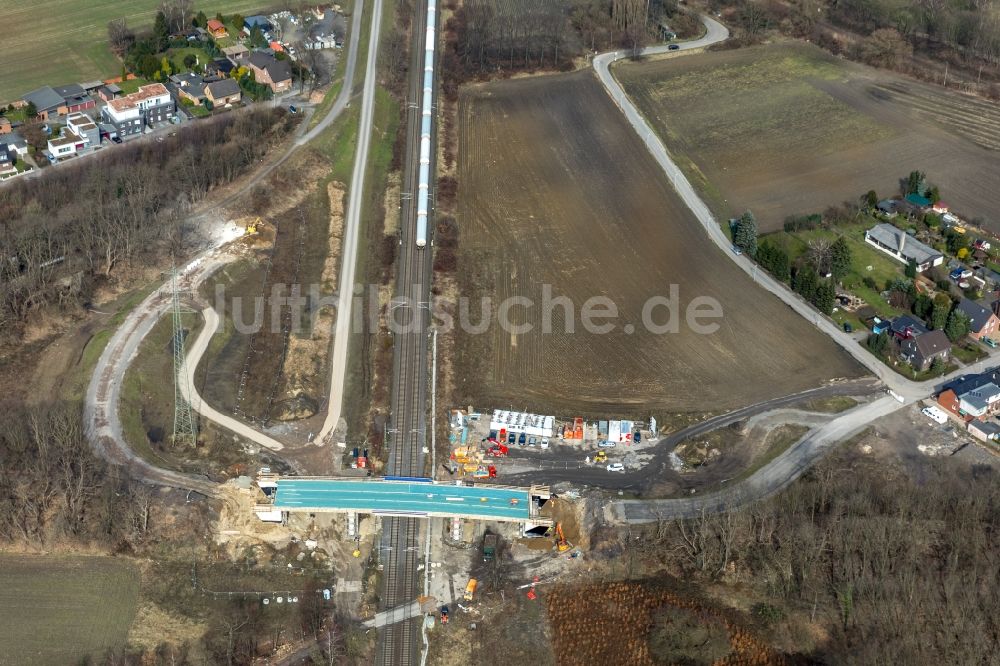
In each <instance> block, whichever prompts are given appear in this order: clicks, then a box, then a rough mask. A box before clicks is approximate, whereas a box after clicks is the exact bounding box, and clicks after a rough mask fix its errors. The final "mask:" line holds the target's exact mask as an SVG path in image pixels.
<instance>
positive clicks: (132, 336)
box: [83, 0, 381, 494]
mask: <svg viewBox="0 0 1000 666" xmlns="http://www.w3.org/2000/svg"><path fill="white" fill-rule="evenodd" d="M378 5H379V13H380V10H381V2H379V3H378ZM362 13H363V0H359V2H358V3H357V7H356V11H355V16H354V20H353V24H352V26H353V31H352V33H351V39H350V46H349V50H348V58H347V68H346V71H345V78H344V85H343V87H342V88H341V90H340V93H339V95H338V97H337V100H336V101H335V102H334V104H333V106H332V107H331V108H330V110H329V112H328V114H327V116H326V117H325V118H323V120H321V121H320V123H319V124H318V125H317V126H316V128H314V129H313V130H312V131H309V132H307V131H306V127H307V125H308V120H309V119H308V114H307V117H306V118H303V121H302V123H301V125H300V126H299V129H298V130H297V132H298V134H299V136H298V137H297V138H296V139H295V140H294V142H293V144H292V145H291V146H290V147H289V148H288V149H287V150H286V151H285V152H284V153H283V154H282V155H281V156H280V157H278V158H277V159H274V160H272V161H270V162H269V163H268V164H267V165H266V166H265V167H264V168H262V169H261V170H259V171H258V172H257V173H256V174H254V175H253V176H252V177H251V178H250V179H248V180H247V182H245V183H244V184H243V186H242V187H240V188H239V190H237V191H236V192H234V193H233V194H231V195H229V196H228V197H226V198H225V199H223V200H222V201H218V202H213V203H212V205H211V207H208V208H206V209H205V210H203V211H202V212H201V213H199V214H197V215H195V216H194V217H193V218H192V220H191V222H192V223H193V224H195V225H197V224H198V222H199V221H200V220H202V219H208V218H209V217H212V218H216V217H217V216H218V211H219V210H220V209H223V208H226V207H227V206H230V205H232V204H235V203H237V202H238V201H240V200H241V199H244V198H245V197H246V195H247V193H248V192H250V190H251V189H253V187H254V186H256V185H257V184H258V183H259V182H261V181H262V180H263V179H264V178H266V177H267V176H268V175H269V174H270V173H271V172H273V171H274V170H275V169H276V168H278V167H279V166H280V165H281V164H283V163H284V162H285V161H287V160H288V158H289V157H291V155H292V154H294V152H295V151H296V150H297V149H298V148H299V147H300V146H301V145H303V144H304V143H306V141H308V139H311V138H314V137H315V136H316V135H317V134H318V131H316V130H320V131H321V129H320V128H325V127H328V126H329V125H330V123H332V122H334V121H335V120H336V118H337V117H338V116H339V115H340V114H341V113H342V112H343V110H344V109H345V108H346V107H347V104H348V101H349V99H350V95H351V89H352V87H353V86H354V70H355V66H354V65H355V63H356V62H357V54H358V50H359V47H358V45H359V44H360V42H361V39H360V35H361V32H360V26H361V15H362ZM376 43H377V42H374V41H373V42H372V44H376ZM373 50H374V49H370V51H373ZM370 59H371V58H370ZM374 78H375V72H374V69H373V68H372V67H371V66H369V68H368V70H367V72H366V79H368V80H374ZM310 113H311V110H310ZM307 137H308V138H307ZM229 259H231V258H227V259H223V258H222V256H221V255H220V254H219V248H218V246H217V245H212V246H210V247H208V248H206V249H205V250H204V251H202V252H201V253H200V254H198V256H197V257H195V258H194V259H193V260H192V261H191V263H189V264H188V269H187V270H185V272H184V274H183V275H182V276H181V279H180V287H182V288H183V289H184V290H186V291H194V290H196V289H197V287H198V285H199V284H200V283H201V282H202V281H203V280H204V279H205V278H206V277H207V276H208V275H211V273H212V272H214V271H215V270H217V269H218V268H219V267H220V266H222V265H223V264H225V263H226V262H227V261H228V260H229ZM170 290H171V286H170V283H169V282H167V283H165V284H163V285H161V286H160V287H158V288H157V289H156V290H155V291H154V292H153V293H152V294H150V295H149V296H148V297H147V298H146V299H144V300H143V301H142V303H140V304H139V305H138V306H137V307H136V308H135V309H134V310H133V311H132V312H130V313H129V314H128V316H127V317H126V318H125V321H124V322H123V323H122V325H121V326H119V328H118V330H117V331H115V334H114V335H113V336H112V338H111V340H110V341H109V342H108V345H107V346H106V347H105V349H104V352H103V353H102V354H101V357H100V358H99V359H98V362H97V365H96V366H95V368H94V373H93V375H92V376H91V380H90V383H89V385H88V386H87V393H86V395H85V398H84V406H83V419H84V427H85V429H86V431H87V433H88V437H89V439H90V441H91V444H92V445H93V446H94V447H95V449H96V450H97V452H98V453H99V454H100V455H102V456H103V457H104V458H106V459H107V460H109V461H111V462H114V463H116V464H121V465H126V466H128V467H129V468H130V469H131V470H132V472H133V475H134V476H136V477H138V478H141V479H143V480H146V481H149V482H152V483H158V484H162V485H167V486H173V487H177V488H184V489H188V490H195V491H198V492H201V493H205V494H216V492H217V488H216V485H215V484H214V483H212V482H210V481H208V480H207V479H204V478H200V477H196V476H192V475H187V474H180V473H177V472H172V471H170V470H165V469H162V468H159V467H156V466H155V465H151V464H150V463H148V462H146V461H144V460H143V459H142V458H140V457H139V456H137V455H136V454H135V452H134V451H132V450H131V448H130V447H129V445H128V443H127V442H126V440H125V436H124V433H123V430H122V425H121V420H120V418H119V414H118V405H119V401H120V398H121V383H122V380H123V378H124V376H125V373H126V371H127V370H128V367H129V364H130V363H131V362H132V360H133V359H134V358H135V355H136V353H137V352H138V349H139V345H140V343H141V342H142V340H143V339H144V338H145V337H146V335H148V334H149V331H150V330H152V328H153V326H154V325H155V324H156V322H157V321H159V320H160V318H161V317H162V316H163V315H164V314H165V313H166V312H167V311H168V310H169V308H170V303H171V291H170ZM214 314H216V316H217V313H214ZM212 324H213V321H212V320H210V319H209V315H206V327H205V329H206V331H208V330H213V329H214V328H217V326H218V324H217V323H216V324H215V326H213V325H212ZM206 336H207V333H203V334H202V336H199V339H198V340H197V341H196V343H197V344H195V345H194V347H193V349H192V352H194V353H190V354H189V355H188V358H187V366H188V373H189V375H192V374H193V372H194V371H195V369H196V368H197V365H198V361H199V360H200V358H201V355H202V354H203V353H204V347H207V344H208V340H209V338H208V337H206ZM192 386H193V385H192ZM192 398H194V400H193V404H192V407H193V408H194V409H195V410H196V411H199V412H200V413H202V415H203V416H205V417H206V418H208V419H210V420H213V421H217V422H219V424H220V425H222V426H223V427H227V428H230V429H232V430H234V431H236V432H238V433H239V434H240V435H242V436H244V437H246V438H247V439H249V440H251V441H253V442H255V443H257V444H259V445H261V446H264V447H268V448H272V449H280V448H281V444H280V443H279V442H276V441H275V440H274V439H273V438H271V437H268V436H267V435H264V434H263V433H260V432H259V431H257V430H255V429H253V428H251V427H250V426H248V425H246V424H243V423H240V422H236V423H238V424H239V427H236V426H235V425H234V424H233V423H230V421H232V419H229V418H228V417H225V416H224V415H222V414H219V412H217V411H216V410H214V409H212V408H211V406H210V405H207V404H206V403H205V401H204V400H201V399H200V396H198V395H197V392H196V391H195V392H193V394H192Z"/></svg>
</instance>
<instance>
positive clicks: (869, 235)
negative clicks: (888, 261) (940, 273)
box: [865, 222, 944, 272]
mask: <svg viewBox="0 0 1000 666" xmlns="http://www.w3.org/2000/svg"><path fill="white" fill-rule="evenodd" d="M865 241H866V242H867V243H869V244H870V245H874V246H875V247H877V248H878V249H879V250H881V251H882V252H884V253H886V254H888V255H889V256H890V257H893V258H894V259H896V260H897V261H901V262H903V263H904V264H908V263H910V262H911V261H912V262H914V263H915V264H916V265H917V270H918V271H920V272H923V271H926V270H927V269H928V268H931V267H932V266H940V265H941V264H942V263H944V255H942V254H941V253H940V252H938V251H937V250H935V249H934V248H932V247H928V246H927V245H924V244H923V243H921V242H920V241H918V240H917V239H916V238H913V237H911V236H910V235H909V234H907V233H906V232H905V231H903V230H902V229H897V228H896V227H894V226H892V225H891V224H888V223H886V222H883V223H881V224H876V225H875V226H874V227H872V228H871V229H869V230H868V231H866V232H865Z"/></svg>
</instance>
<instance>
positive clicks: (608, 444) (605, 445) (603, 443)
mask: <svg viewBox="0 0 1000 666" xmlns="http://www.w3.org/2000/svg"><path fill="white" fill-rule="evenodd" d="M597 445H598V446H599V447H601V448H602V449H613V448H615V443H614V442H612V441H611V440H609V439H599V440H597Z"/></svg>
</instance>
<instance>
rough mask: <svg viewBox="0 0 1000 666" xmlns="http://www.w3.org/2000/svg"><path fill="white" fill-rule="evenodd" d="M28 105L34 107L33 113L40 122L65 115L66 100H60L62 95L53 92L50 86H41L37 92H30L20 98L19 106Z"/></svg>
mask: <svg viewBox="0 0 1000 666" xmlns="http://www.w3.org/2000/svg"><path fill="white" fill-rule="evenodd" d="M28 104H34V105H35V111H36V112H37V113H38V118H39V119H41V120H48V119H49V118H55V117H57V116H61V115H63V114H64V113H66V111H65V104H66V100H64V99H63V98H62V95H60V94H59V93H57V92H56V91H55V90H53V89H52V87H51V86H42V87H41V88H39V89H38V90H32V91H31V92H30V93H28V94H27V95H25V96H24V97H22V98H21V106H26V105H28Z"/></svg>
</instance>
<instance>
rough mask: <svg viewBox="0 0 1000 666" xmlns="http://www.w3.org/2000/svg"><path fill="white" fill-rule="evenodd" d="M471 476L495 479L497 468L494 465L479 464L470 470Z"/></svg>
mask: <svg viewBox="0 0 1000 666" xmlns="http://www.w3.org/2000/svg"><path fill="white" fill-rule="evenodd" d="M472 478H474V479H495V478H497V468H496V466H495V465H489V466H486V465H479V466H478V467H476V469H475V471H473V472H472Z"/></svg>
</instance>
